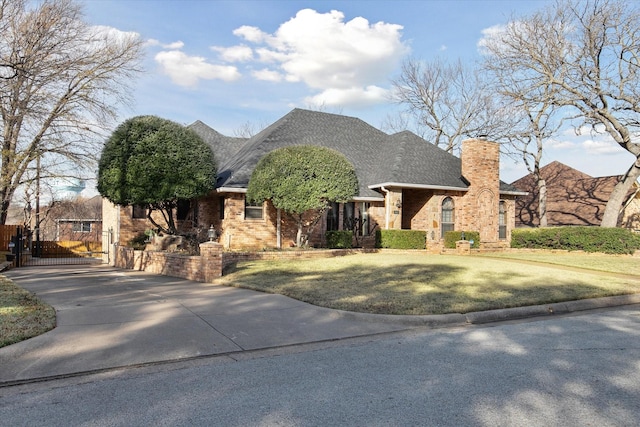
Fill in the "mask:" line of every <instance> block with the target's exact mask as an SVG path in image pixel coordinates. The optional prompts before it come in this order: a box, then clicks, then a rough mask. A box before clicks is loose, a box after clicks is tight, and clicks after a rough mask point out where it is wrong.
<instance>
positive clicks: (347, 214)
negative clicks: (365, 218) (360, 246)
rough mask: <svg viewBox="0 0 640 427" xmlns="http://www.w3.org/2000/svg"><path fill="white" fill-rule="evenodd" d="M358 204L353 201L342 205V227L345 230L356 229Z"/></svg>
mask: <svg viewBox="0 0 640 427" xmlns="http://www.w3.org/2000/svg"><path fill="white" fill-rule="evenodd" d="M355 210H356V204H355V203H353V202H349V203H345V204H343V205H342V229H343V230H351V231H354V230H355V228H356V227H355V225H356V212H355Z"/></svg>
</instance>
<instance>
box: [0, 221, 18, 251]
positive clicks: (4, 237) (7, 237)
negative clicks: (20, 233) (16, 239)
mask: <svg viewBox="0 0 640 427" xmlns="http://www.w3.org/2000/svg"><path fill="white" fill-rule="evenodd" d="M18 227H20V226H19V225H0V251H8V250H9V242H11V237H12V236H15V235H16V230H17V229H18Z"/></svg>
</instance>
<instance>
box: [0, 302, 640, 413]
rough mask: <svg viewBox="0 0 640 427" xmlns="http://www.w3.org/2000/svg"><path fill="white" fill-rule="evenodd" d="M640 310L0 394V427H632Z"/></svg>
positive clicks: (119, 373) (639, 401)
mask: <svg viewBox="0 0 640 427" xmlns="http://www.w3.org/2000/svg"><path fill="white" fill-rule="evenodd" d="M639 421H640V306H638V305H635V306H627V307H622V308H615V309H606V310H599V311H595V312H588V313H581V314H577V315H572V316H564V317H548V318H544V319H536V320H530V321H519V322H510V323H501V324H493V325H490V326H472V327H465V328H452V329H438V330H417V331H415V330H414V331H410V332H400V333H398V332H396V333H389V334H386V335H380V336H376V337H368V338H357V339H351V340H345V341H337V342H332V343H323V344H306V345H301V346H293V347H287V348H280V349H271V350H259V351H255V352H245V353H241V354H238V355H236V356H234V358H231V357H229V356H228V355H227V356H212V357H209V358H203V359H198V360H192V361H189V362H177V363H171V364H159V365H152V366H146V367H139V368H128V369H122V370H115V371H112V372H106V373H102V374H100V375H92V376H83V377H78V378H69V379H64V380H55V381H46V382H42V383H36V384H27V385H20V386H13V387H4V388H0V424H2V425H6V426H38V425H47V426H69V425H86V426H142V425H157V426H211V425H220V426H248V425H251V426H272V425H278V426H321V425H322V426H326V425H359V426H381V425H384V426H389V425H424V426H560V425H562V426H588V425H593V426H637V425H638V423H639Z"/></svg>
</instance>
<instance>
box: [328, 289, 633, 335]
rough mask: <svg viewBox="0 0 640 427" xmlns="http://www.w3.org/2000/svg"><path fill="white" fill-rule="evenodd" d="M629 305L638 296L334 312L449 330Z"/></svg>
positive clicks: (384, 321)
mask: <svg viewBox="0 0 640 427" xmlns="http://www.w3.org/2000/svg"><path fill="white" fill-rule="evenodd" d="M631 304H640V294H630V295H619V296H613V297H603V298H593V299H583V300H575V301H565V302H558V303H550V304H541V305H532V306H525V307H513V308H501V309H496V310H487V311H476V312H472V313H466V314H461V313H450V314H437V315H395V314H372V313H356V312H350V311H342V310H335V311H336V312H337V313H338V314H339V315H340V316H341V317H344V318H350V319H360V320H368V321H370V322H382V323H395V324H401V325H407V326H415V327H418V326H430V327H451V326H466V325H480V324H484V323H492V322H503V321H507V320H518V319H526V318H531V317H541V316H552V315H556V314H568V313H574V312H578V311H585V310H594V309H598V308H607V307H618V306H623V305H631Z"/></svg>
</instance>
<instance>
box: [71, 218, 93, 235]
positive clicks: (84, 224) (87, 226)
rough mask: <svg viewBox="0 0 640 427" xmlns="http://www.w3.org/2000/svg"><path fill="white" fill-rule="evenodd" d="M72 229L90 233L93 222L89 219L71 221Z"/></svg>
mask: <svg viewBox="0 0 640 427" xmlns="http://www.w3.org/2000/svg"><path fill="white" fill-rule="evenodd" d="M71 230H72V231H74V232H78V233H90V232H91V222H89V221H76V222H73V223H71Z"/></svg>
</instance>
